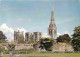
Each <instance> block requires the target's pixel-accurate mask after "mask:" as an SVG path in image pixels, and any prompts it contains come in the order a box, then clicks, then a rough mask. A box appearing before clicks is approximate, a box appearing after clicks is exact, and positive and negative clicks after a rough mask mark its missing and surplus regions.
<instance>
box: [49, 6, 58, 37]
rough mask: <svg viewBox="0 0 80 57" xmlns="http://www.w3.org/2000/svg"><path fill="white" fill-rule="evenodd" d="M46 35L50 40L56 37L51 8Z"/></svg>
mask: <svg viewBox="0 0 80 57" xmlns="http://www.w3.org/2000/svg"><path fill="white" fill-rule="evenodd" d="M48 35H49V36H51V38H55V37H56V36H57V27H56V24H55V21H54V12H53V6H52V11H51V20H50V24H49V27H48Z"/></svg>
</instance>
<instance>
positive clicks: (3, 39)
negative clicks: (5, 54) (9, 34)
mask: <svg viewBox="0 0 80 57" xmlns="http://www.w3.org/2000/svg"><path fill="white" fill-rule="evenodd" d="M0 42H6V36H5V35H4V34H3V32H2V31H0Z"/></svg>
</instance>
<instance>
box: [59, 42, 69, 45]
mask: <svg viewBox="0 0 80 57" xmlns="http://www.w3.org/2000/svg"><path fill="white" fill-rule="evenodd" d="M58 44H61V45H69V44H68V43H63V42H58Z"/></svg>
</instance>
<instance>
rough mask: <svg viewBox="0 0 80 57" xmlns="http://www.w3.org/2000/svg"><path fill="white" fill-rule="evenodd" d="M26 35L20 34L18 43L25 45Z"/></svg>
mask: <svg viewBox="0 0 80 57" xmlns="http://www.w3.org/2000/svg"><path fill="white" fill-rule="evenodd" d="M24 42H25V41H24V35H23V34H20V35H19V39H18V43H24Z"/></svg>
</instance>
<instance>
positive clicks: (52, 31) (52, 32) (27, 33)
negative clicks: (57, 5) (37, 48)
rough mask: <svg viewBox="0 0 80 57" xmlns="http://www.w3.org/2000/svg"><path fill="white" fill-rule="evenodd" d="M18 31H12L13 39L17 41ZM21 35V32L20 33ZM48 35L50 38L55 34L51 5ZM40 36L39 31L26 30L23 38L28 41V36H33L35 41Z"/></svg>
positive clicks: (55, 28)
mask: <svg viewBox="0 0 80 57" xmlns="http://www.w3.org/2000/svg"><path fill="white" fill-rule="evenodd" d="M19 35H20V32H19V31H18V32H17V31H14V41H15V42H17V43H18V39H19ZM22 35H23V33H22ZM48 35H49V36H50V38H55V37H56V36H57V27H56V24H55V21H54V12H53V6H52V11H51V20H50V24H49V27H48ZM41 37H42V33H41V32H26V33H25V40H24V41H26V42H29V41H30V38H33V39H34V40H35V41H39V39H40V38H41Z"/></svg>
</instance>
